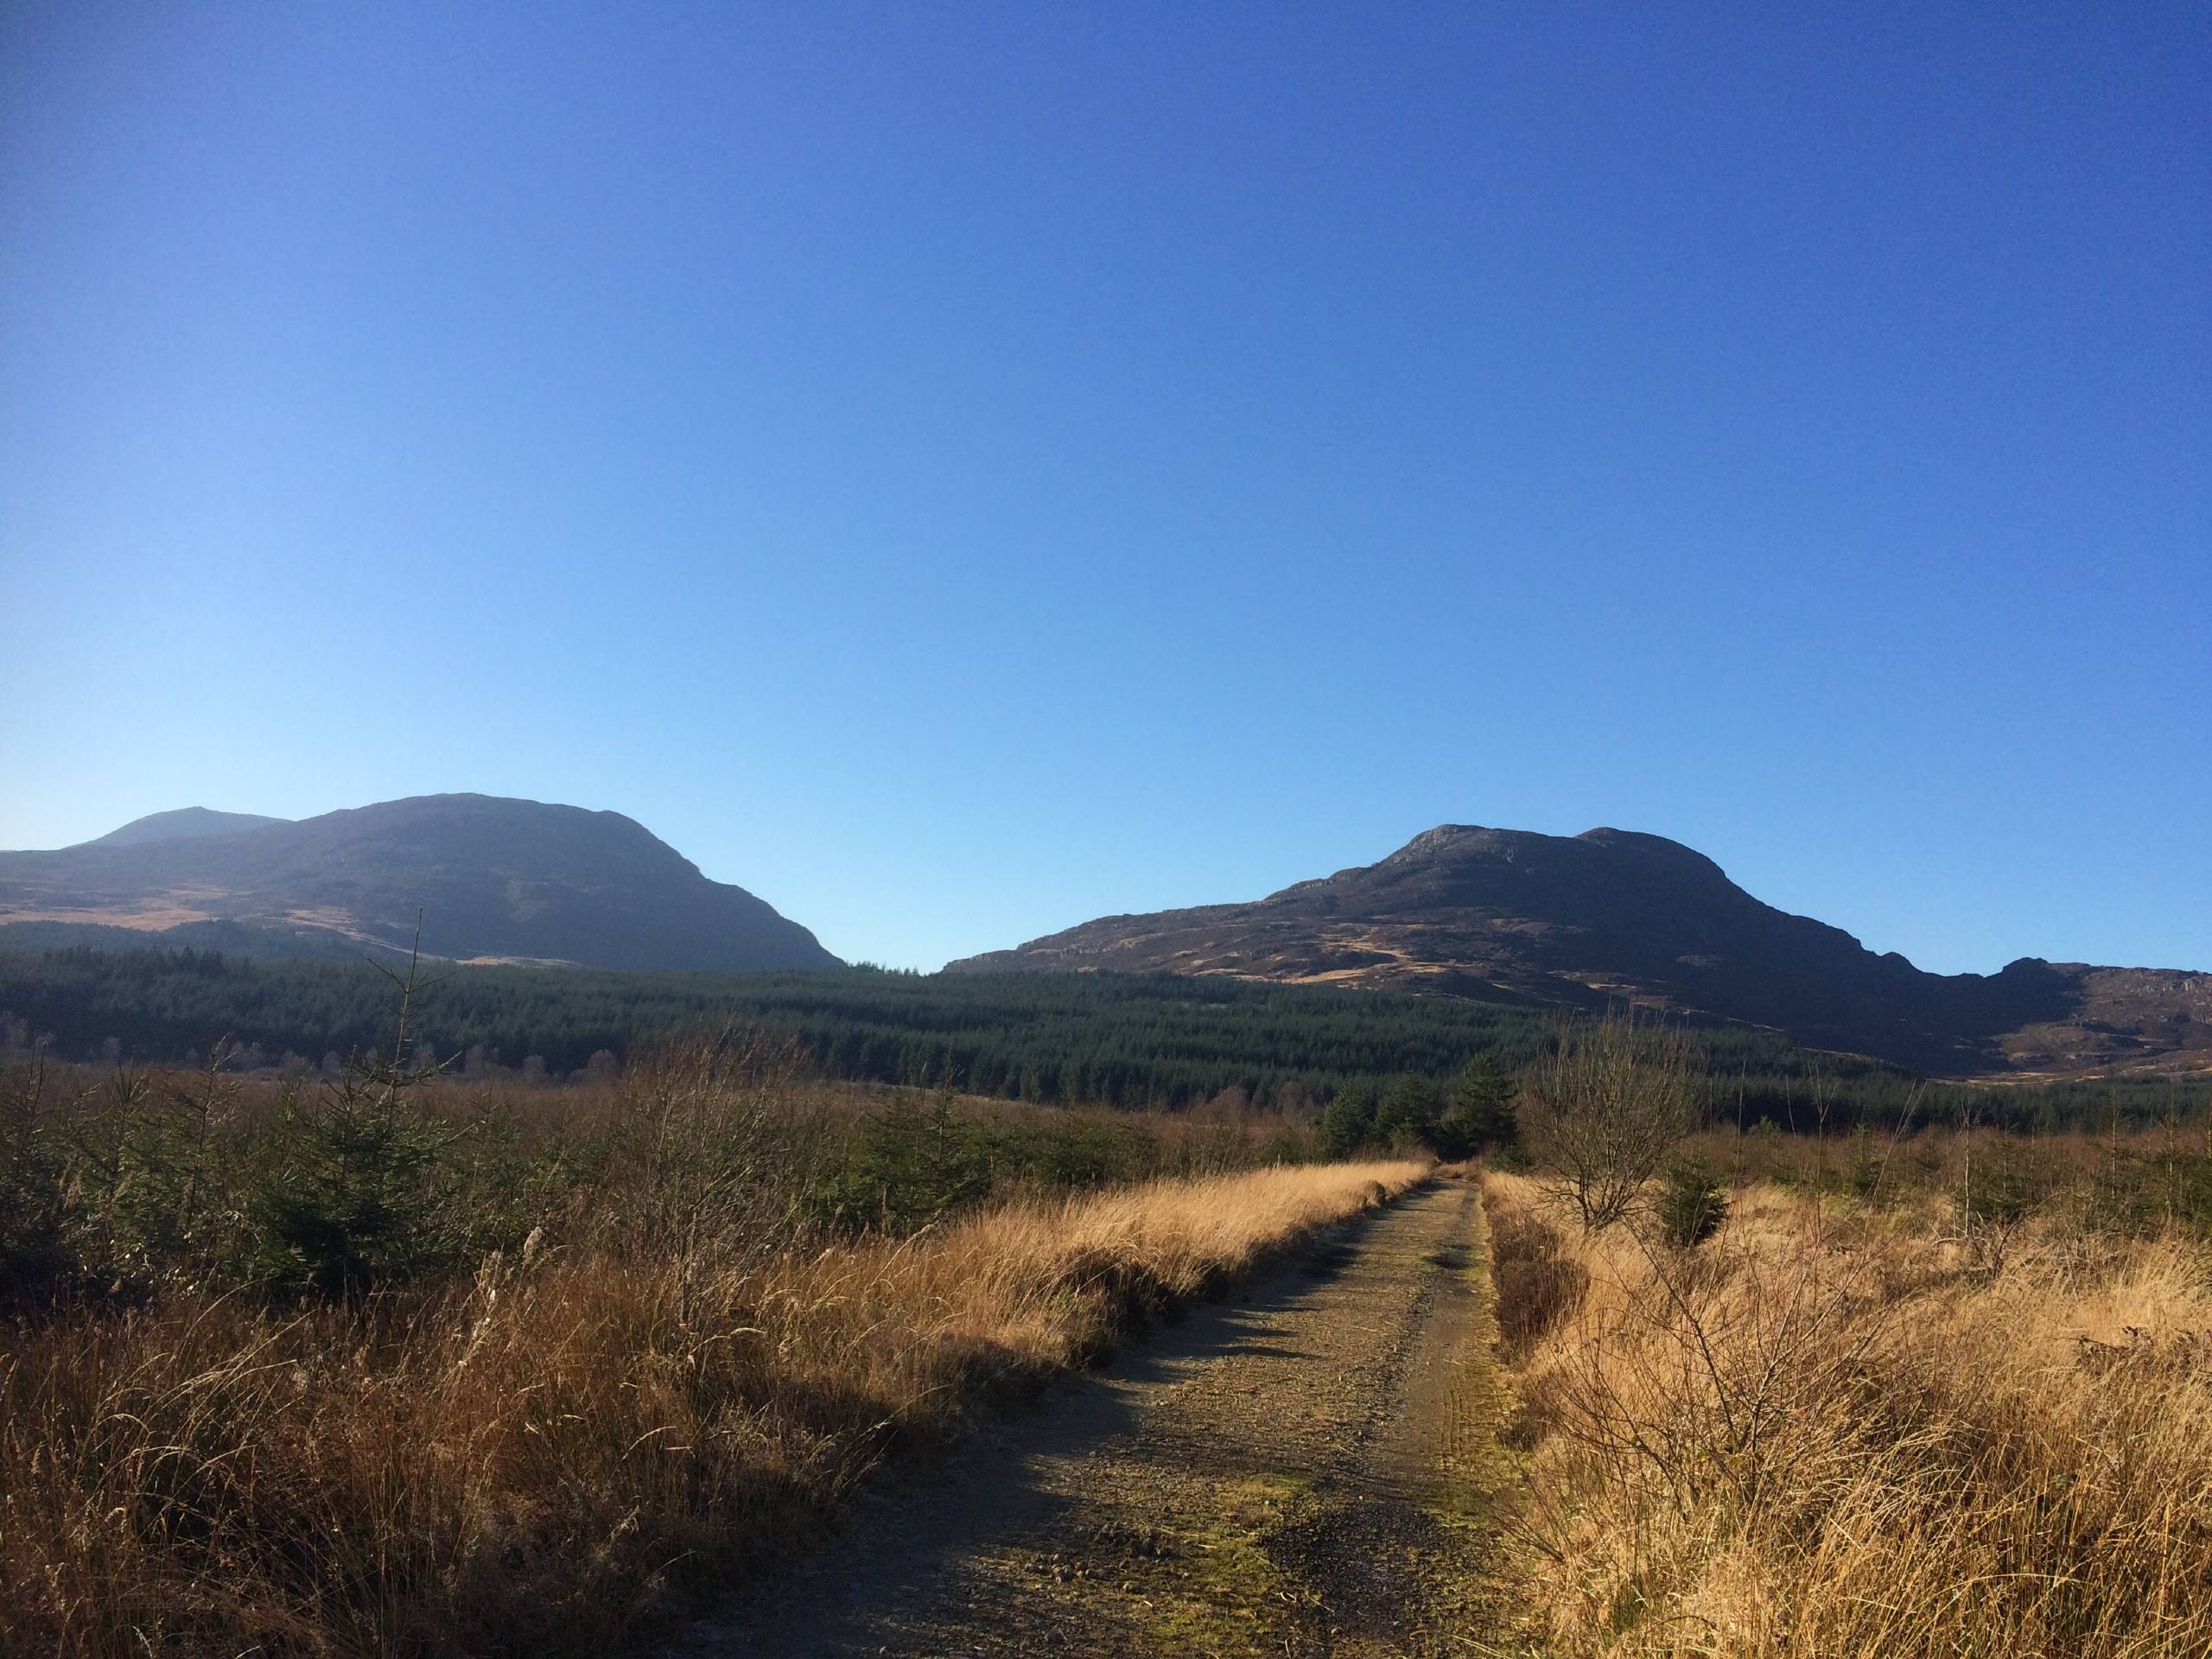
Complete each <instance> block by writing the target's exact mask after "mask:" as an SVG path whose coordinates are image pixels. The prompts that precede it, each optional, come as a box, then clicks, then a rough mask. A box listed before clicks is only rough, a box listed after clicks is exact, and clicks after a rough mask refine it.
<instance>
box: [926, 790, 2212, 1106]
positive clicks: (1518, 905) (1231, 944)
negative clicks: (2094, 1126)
mask: <svg viewBox="0 0 2212 1659" xmlns="http://www.w3.org/2000/svg"><path fill="white" fill-rule="evenodd" d="M951 966H952V969H954V970H956V971H960V970H966V971H982V972H988V971H1005V970H1007V969H1078V970H1080V969H1114V970H1122V971H1131V972H1161V971H1165V972H1170V973H1183V974H1228V975H1234V976H1239V977H1243V978H1252V979H1274V980H1285V981H1292V982H1306V983H1316V982H1319V983H1342V984H1350V985H1368V986H1379V985H1388V986H1392V987H1395V988H1402V989H1416V990H1417V989H1430V990H1434V991H1438V992H1443V993H1447V994H1452V995H1465V996H1477V997H1483V998H1491V999H1496V998H1504V999H1508V1000H1513V1001H1533V1002H1538V1003H1552V1004H1558V1005H1561V1006H1566V1007H1604V1006H1606V1005H1607V1004H1609V1003H1618V1002H1623V1001H1632V1002H1639V1003H1648V1004H1651V1005H1654V1006H1658V1007H1666V1008H1669V1009H1671V1010H1675V1011H1677V1012H1681V1013H1685V1014H1699V1015H1705V1016H1708V1017H1712V1018H1715V1019H1720V1020H1738V1021H1745V1022H1748V1023H1751V1024H1756V1025H1761V1026H1769V1027H1775V1028H1777V1029H1779V1030H1782V1031H1786V1032H1788V1033H1790V1034H1791V1035H1792V1036H1793V1037H1795V1038H1796V1039H1798V1040H1799V1041H1801V1042H1805V1043H1809V1044H1813V1045H1815V1046H1824V1047H1834V1048H1845V1049H1851V1050H1853V1051H1856V1052H1863V1053H1868V1054H1874V1055H1879V1056H1881V1057H1883V1058H1887V1059H1893V1060H1897V1061H1899V1062H1901V1063H1903V1064H1904V1065H1912V1066H1916V1067H1918V1068H1920V1069H1923V1070H1926V1071H1936V1072H1942V1073H1948V1074H1966V1073H1974V1072H1987V1071H2081V1070H2083V1069H2085V1068H2088V1067H2093V1066H2113V1065H2140V1064H2145V1063H2158V1064H2174V1065H2188V1064H2190V1063H2202V1064H2208V1065H2212V975H2202V974H2192V973H2185V972H2171V971H2163V970H2157V969H2115V968H2094V967H2088V966H2086V965H2083V964H2080V963H2047V962H2043V961H2040V960H2037V959H2034V958H2027V959H2024V960H2022V961H2019V962H2016V963H2012V965H2011V966H2010V967H2008V968H2006V969H2005V970H2004V971H2003V972H2001V973H1999V974H1995V975H1991V976H1982V975H1977V974H1960V975H1948V976H1947V975H1940V974H1929V973H1923V972H1922V971H1921V970H1920V969H1917V968H1915V967H1914V966H1913V965H1912V964H1911V963H1910V962H1908V961H1906V960H1905V959H1904V957H1901V956H1897V955H1896V954H1894V953H1892V954H1890V955H1886V956H1878V955H1876V954H1875V953H1874V952H1873V951H1871V950H1867V949H1866V947H1865V946H1864V945H1862V944H1859V941H1858V940H1857V939H1855V938H1852V936H1851V935H1850V934H1848V933H1846V932H1844V931H1842V930H1841V929H1840V928H1834V927H1830V926H1828V925H1826V924H1825V923H1821V922H1817V921H1814V920H1811V919H1809V918H1806V917H1802V916H1791V915H1788V914H1786V913H1784V912H1782V911H1779V910H1777V909H1775V908H1773V907H1772V906H1769V905H1765V904H1762V903H1761V902H1760V901H1759V900H1758V899H1754V898H1753V897H1752V896H1751V894H1750V893H1745V891H1744V890H1743V889H1742V888H1741V887H1738V886H1737V885H1736V884H1735V883H1734V882H1732V881H1731V880H1728V878H1727V876H1726V874H1724V873H1723V872H1722V870H1721V869H1720V867H1719V865H1717V864H1715V863H1714V862H1713V861H1712V860H1711V859H1709V858H1707V857H1706V856H1705V855H1703V854H1701V853H1697V852H1694V851H1693V850H1691V849H1689V848H1688V847H1684V846H1681V844H1679V843H1678V842H1671V841H1668V840H1665V839H1663V838H1662V837H1660V836H1648V835H1638V834H1634V833H1631V832H1630V831H1625V830H1620V829H1592V830H1590V831H1588V832H1586V833H1585V834H1583V835H1580V836H1543V835H1535V834H1531V833H1529V832H1526V831H1522V830H1513V829H1484V828H1482V827H1480V826H1478V825H1472V824H1444V825H1441V826H1440V827H1439V828H1437V829H1431V830H1429V831H1427V833H1426V834H1423V835H1420V836H1415V837H1414V839H1413V840H1412V841H1410V842H1408V843H1407V844H1406V845H1405V846H1404V847H1402V848H1401V849H1398V851H1396V852H1395V853H1393V854H1391V855H1390V856H1389V857H1388V858H1386V859H1383V861H1381V862H1379V863H1376V864H1370V865H1363V866H1359V867H1357V868H1352V869H1347V870H1340V871H1338V873H1337V874H1334V875H1332V876H1328V877H1325V878H1323V879H1321V880H1313V881H1301V882H1299V883H1298V884H1296V885H1295V886H1293V887H1286V888H1284V889H1283V890H1282V891H1281V892H1280V893H1273V894H1270V895H1269V896H1268V897H1267V898H1265V899H1259V900H1256V901H1255V902H1253V903H1249V904H1230V905H1208V906H1200V907H1198V908H1195V909H1190V910H1173V911H1162V912H1157V913H1155V914H1153V915H1147V916H1109V917H1104V918H1101V919H1099V920H1097V921H1093V922H1088V923H1085V924H1084V925H1082V926H1079V927H1074V928H1070V929H1068V930H1067V931H1065V932H1061V933H1055V934H1052V935H1051V936H1049V937H1047V938H1041V939H1036V940H1033V941H1031V942H1030V943H1029V944H1025V945H1022V946H1020V948H1018V949H1016V950H1001V951H995V952H992V953H990V954H988V955H986V956H981V957H970V958H969V959H968V960H966V961H965V962H960V963H953V964H951Z"/></svg>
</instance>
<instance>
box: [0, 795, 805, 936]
mask: <svg viewBox="0 0 2212 1659" xmlns="http://www.w3.org/2000/svg"><path fill="white" fill-rule="evenodd" d="M240 820H245V822H243V823H241V822H239V821H240ZM418 911H419V912H421V913H422V918H423V950H425V951H426V952H429V953H431V954H434V955H437V956H441V957H453V958H455V959H457V960H461V961H475V960H486V959H496V960H517V961H542V962H561V963H579V964H583V965H588V966H591V967H600V968H671V969H719V970H724V971H742V970H747V969H768V968H825V967H835V966H836V965H837V958H836V957H833V956H831V955H830V954H829V952H828V951H827V950H823V948H822V946H821V945H820V944H818V943H817V942H816V940H815V938H814V935H813V934H811V933H810V932H809V931H807V930H806V929H804V927H801V926H800V925H798V923H796V922H793V921H790V920H787V919H786V918H784V917H782V916H779V915H778V914H777V913H776V912H775V911H774V910H773V909H772V908H771V907H770V906H768V905H766V903H764V902H763V901H761V900H760V899H756V898H754V897H753V895H752V894H751V893H747V892H746V891H745V890H744V889H743V888H741V887H729V886H727V885H725V884H723V883H721V882H718V881H709V880H708V879H707V878H706V877H705V876H703V875H702V874H700V873H699V870H698V868H697V867H696V865H694V864H693V863H691V861H690V860H688V859H686V858H685V857H683V855H682V854H680V853H678V852H677V851H676V849H674V848H672V847H670V846H669V845H668V844H667V843H666V842H663V841H661V840H659V839H658V838H657V837H656V836H653V835H652V834H651V833H650V832H649V831H648V830H646V829H645V828H644V827H643V826H642V825H640V824H639V823H634V822H633V821H632V820H631V819H629V818H626V817H622V816H621V815H620V813H616V812H590V811H586V810H583V809H582V808H580V807H574V806H552V805H546V804H541V803H539V802H537V801H517V800H504V799H499V798H495V797H492V796H487V795H423V796H417V797H415V798H411V799H408V800H403V801H386V802H384V803H382V804H378V805H375V806H364V807H359V808H356V809H354V810H348V811H342V812H326V813H324V814H323V815H322V816H321V817H315V818H305V819H302V820H300V821H299V822H297V823H291V822H287V821H285V820H283V819H248V818H246V815H245V814H238V813H217V812H206V811H203V810H201V809H199V808H188V809H186V810H184V811H182V812H163V813H156V814H155V815H154V817H150V818H141V819H139V820H138V821H137V823H131V824H126V825H124V828H123V829H119V830H118V831H116V832H115V833H114V834H113V835H111V836H103V837H101V838H100V839H99V840H98V841H92V842H86V843H85V844H84V845H82V846H79V847H70V848H65V849H62V850H60V851H59V852H42V853H41V852H26V853H0V925H4V924H8V923H38V924H54V923H74V924H93V925H104V926H110V927H113V926H121V927H128V928H132V929H136V930H138V931H142V932H145V933H147V934H149V937H152V936H158V934H159V932H160V931H162V930H165V929H175V928H182V929H184V930H186V931H184V932H183V933H182V934H181V936H180V938H179V940H178V941H177V942H179V943H182V942H185V941H187V940H192V939H194V938H198V937H203V936H206V935H207V934H208V933H209V932H210V931H211V929H210V927H209V925H210V924H228V925H233V926H231V927H228V928H226V929H223V930H219V931H220V933H221V934H222V936H224V937H228V936H229V935H231V934H232V933H235V932H236V931H237V929H238V928H240V927H242V928H245V929H246V930H250V931H251V936H252V937H253V938H256V939H257V940H259V941H262V942H263V943H264V945H272V948H277V949H296V950H299V951H301V952H302V954H315V955H327V954H329V953H330V951H331V950H332V949H333V948H334V947H336V946H342V945H344V944H346V942H347V941H353V942H355V943H357V944H359V945H362V946H380V947H383V948H385V949H387V950H405V949H406V948H408V946H409V945H410V944H411V943H412V941H413V938H414V932H415V922H416V912H418ZM25 931H26V932H27V933H29V932H30V931H32V930H30V929H26V930H25ZM36 931H37V932H38V934H39V936H40V939H41V942H47V941H48V938H50V936H51V935H52V933H53V932H54V929H53V928H52V927H51V926H45V927H41V928H40V929H38V930H36ZM7 937H8V935H7V933H6V931H4V928H0V942H4V941H5V939H6V938H7ZM88 937H89V936H88ZM272 942H273V944H272Z"/></svg>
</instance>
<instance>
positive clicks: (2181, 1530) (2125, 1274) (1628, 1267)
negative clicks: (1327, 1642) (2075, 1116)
mask: <svg viewBox="0 0 2212 1659" xmlns="http://www.w3.org/2000/svg"><path fill="white" fill-rule="evenodd" d="M1486 1202H1487V1203H1488V1205H1489V1206H1490V1208H1491V1213H1492V1216H1493V1218H1494V1226H1493V1236H1494V1237H1496V1238H1497V1239H1498V1240H1499V1245H1498V1256H1499V1268H1500V1272H1501V1280H1502V1282H1503V1283H1506V1284H1508V1285H1510V1283H1511V1282H1512V1280H1511V1278H1510V1275H1511V1274H1519V1275H1520V1276H1521V1278H1522V1280H1523V1281H1527V1282H1529V1283H1531V1284H1533V1285H1535V1286H1536V1287H1538V1290H1539V1293H1540V1294H1541V1299H1542V1302H1541V1309H1540V1311H1537V1312H1533V1313H1527V1314H1524V1315H1523V1316H1522V1332H1523V1340H1522V1346H1521V1354H1522V1376H1521V1389H1522V1395H1523V1406H1522V1414H1521V1419H1520V1421H1519V1423H1518V1425H1517V1435H1518V1439H1519V1441H1520V1443H1521V1444H1522V1446H1523V1447H1524V1448H1525V1449H1526V1451H1527V1453H1528V1473H1529V1497H1528V1501H1527V1503H1526V1507H1525V1510H1524V1512H1523V1515H1522V1538H1523V1541H1524V1542H1525V1543H1526V1545H1527V1546H1528V1560H1529V1568H1530V1583H1529V1597H1528V1601H1529V1608H1530V1611H1531V1618H1532V1619H1533V1621H1534V1623H1535V1625H1536V1627H1537V1630H1536V1636H1537V1639H1538V1641H1539V1642H1540V1643H1541V1644H1542V1645H1543V1647H1544V1650H1545V1651H1547V1652H1552V1653H1557V1654H1560V1655H1599V1654H1604V1655H1629V1654H1638V1655H1643V1654H1668V1655H1689V1654H1715V1655H1720V1654H1725V1655H1742V1656H1751V1655H1759V1656H1766V1655H1792V1656H1798V1655H1802V1656H1807V1659H1810V1656H1815V1655H1818V1656H1830V1655H1838V1654H1853V1655H1855V1654H1881V1655H1885V1656H1892V1655H1893V1656H1919V1655H1927V1656H1934V1655H1938V1654H1942V1655H1946V1656H1954V1655H1989V1656H1993V1659H1994V1656H2000V1655H2006V1656H2010V1655H2037V1654H2041V1655H2062V1654H2063V1655H2069V1656H2071V1655H2082V1656H2098V1659H2101V1656H2130V1659H2138V1656H2142V1659H2147V1656H2152V1655H2159V1656H2164V1655H2184V1654H2186V1655H2202V1654H2204V1653H2207V1652H2212V1353H2208V1352H2207V1351H2206V1350H2205V1347H2204V1344H2206V1343H2207V1341H2208V1340H2212V1338H2208V1335H2207V1333H2212V1292H2208V1289H2207V1285H2208V1281H2212V1274H2209V1273H2208V1268H2212V1258H2208V1255H2207V1252H2206V1249H2205V1247H2204V1246H2203V1245H2202V1243H2198V1242H2196V1240H2195V1239H2193V1238H2192V1237H2190V1236H2187V1235H2185V1234H2183V1233H2180V1232H2177V1231H2171V1230H2169V1231H2164V1232H2161V1233H2158V1234H2154V1235H2147V1236H2145V1235H2141V1234H2128V1233H2121V1232H2099V1231H2092V1230H2085V1229H2084V1228H2083V1227H2082V1225H2081V1221H2082V1216H2081V1214H2080V1213H2079V1212H2078V1211H2076V1212H2075V1213H2072V1214H2070V1215H2067V1216H2063V1217H2062V1216H2057V1215H2047V1216H2043V1217H2036V1218H2033V1219H2031V1220H2030V1221H2029V1222H2028V1223H2027V1224H2025V1226H2024V1228H2023V1229H2022V1230H2021V1231H2020V1233H2019V1235H2018V1236H2017V1237H2016V1238H2014V1239H2013V1240H2012V1244H2011V1248H2010V1249H2009V1250H2008V1251H2007V1252H2005V1255H2004V1256H2003V1257H2002V1259H2001V1260H1993V1258H1992V1256H1991V1255H1990V1254H1989V1253H1988V1252H1987V1251H1986V1249H1980V1248H1979V1246H1978V1242H1977V1241H1976V1240H1975V1239H1974V1236H1972V1235H1971V1234H1970V1233H1969V1231H1968V1230H1967V1228H1966V1227H1965V1226H1964V1225H1963V1224H1962V1223H1963V1217H1962V1216H1961V1212H1960V1211H1959V1209H1958V1207H1957V1206H1956V1205H1954V1204H1952V1203H1948V1202H1945V1201H1942V1199H1941V1198H1937V1197H1936V1196H1932V1195H1929V1196H1923V1197H1922V1198H1918V1199H1916V1200H1914V1201H1911V1202H1907V1203H1900V1204H1894V1205H1888V1206H1886V1207H1885V1208H1882V1209H1875V1208H1873V1207H1872V1206H1870V1205H1866V1203H1864V1202H1863V1201H1861V1200H1859V1199H1856V1198H1837V1197H1834V1196H1822V1195H1820V1194H1817V1193H1812V1192H1807V1191H1805V1190H1802V1189H1800V1190H1798V1191H1796V1192H1788V1191H1784V1190H1782V1189H1780V1188H1777V1187H1774V1186H1771V1185H1761V1186H1756V1187H1753V1188H1751V1189H1750V1190H1748V1191H1747V1192H1741V1193H1739V1194H1738V1196H1737V1200H1736V1203H1735V1205H1734V1206H1733V1208H1732V1211H1731V1213H1730V1216H1729V1218H1728V1220H1727V1221H1726V1224H1724V1225H1723V1226H1722V1228H1721V1230H1720V1231H1719V1235H1718V1236H1716V1237H1715V1238H1714V1239H1713V1241H1712V1242H1711V1243H1708V1244H1706V1245H1704V1246H1702V1247H1701V1248H1700V1249H1696V1250H1694V1251H1684V1250H1678V1249H1670V1248H1669V1247H1668V1246H1667V1245H1665V1244H1664V1243H1661V1242H1659V1241H1658V1238H1657V1236H1656V1233H1655V1232H1654V1231H1653V1230H1649V1228H1643V1229H1638V1228H1631V1227H1621V1228H1616V1229H1613V1230H1610V1231H1607V1232H1604V1233H1599V1234H1597V1235H1594V1236H1587V1237H1586V1236H1583V1235H1582V1234H1581V1232H1580V1229H1579V1227H1576V1226H1573V1225H1569V1224H1566V1222H1567V1217H1565V1216H1563V1215H1560V1214H1557V1213H1547V1209H1546V1204H1547V1201H1546V1199H1545V1198H1544V1197H1543V1195H1542V1193H1541V1191H1540V1190H1539V1189H1538V1188H1537V1187H1536V1186H1535V1185H1534V1184H1533V1183H1531V1182H1529V1181H1526V1180H1523V1179H1517V1178H1515V1177H1511V1176H1501V1175H1491V1176H1490V1177H1487V1178H1486ZM1509 1258H1510V1260H1509ZM1547 1259H1552V1260H1555V1261H1556V1262H1558V1263H1560V1264H1563V1265H1560V1266H1554V1267H1552V1268H1544V1269H1542V1270H1541V1271H1538V1270H1536V1269H1535V1268H1532V1267H1531V1266H1530V1265H1529V1264H1530V1263H1532V1262H1543V1261H1545V1260H1547ZM1516 1263H1517V1265H1515V1264H1516ZM1506 1294H1507V1295H1508V1296H1510V1294H1511V1292H1510V1289H1509V1290H1508V1291H1507V1292H1506Z"/></svg>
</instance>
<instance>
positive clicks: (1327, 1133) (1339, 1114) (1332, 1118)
mask: <svg viewBox="0 0 2212 1659" xmlns="http://www.w3.org/2000/svg"><path fill="white" fill-rule="evenodd" d="M1375 1116H1376V1114H1375V1096H1374V1095H1373V1094H1372V1093H1371V1092H1370V1090H1368V1089H1367V1088H1365V1087H1364V1086H1363V1085H1360V1084H1354V1085H1352V1086H1351V1087H1349V1088H1344V1089H1339V1090H1338V1091H1337V1092H1336V1094H1335V1095H1333V1096H1331V1098H1330V1101H1329V1103H1328V1105H1327V1106H1326V1107H1325V1109H1323V1110H1322V1113H1321V1142H1322V1145H1323V1146H1324V1147H1326V1148H1327V1150H1328V1154H1329V1156H1330V1157H1332V1158H1350V1157H1352V1156H1353V1155H1355V1154H1357V1153H1358V1152H1360V1151H1361V1150H1362V1149H1363V1148H1364V1147H1369V1146H1371V1145H1372V1144H1373V1143H1374V1141H1375Z"/></svg>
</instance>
